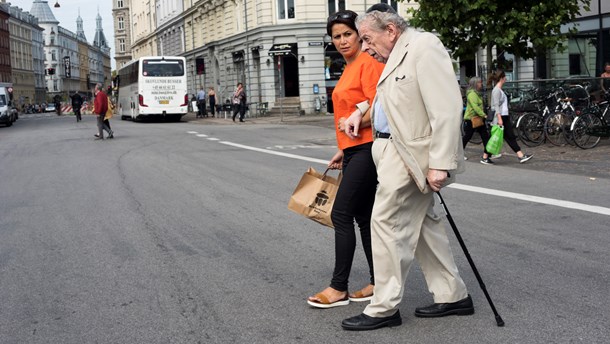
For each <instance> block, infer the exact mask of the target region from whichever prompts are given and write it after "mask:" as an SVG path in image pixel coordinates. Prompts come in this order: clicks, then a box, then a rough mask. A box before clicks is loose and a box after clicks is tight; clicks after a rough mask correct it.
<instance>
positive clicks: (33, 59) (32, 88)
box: [8, 6, 45, 107]
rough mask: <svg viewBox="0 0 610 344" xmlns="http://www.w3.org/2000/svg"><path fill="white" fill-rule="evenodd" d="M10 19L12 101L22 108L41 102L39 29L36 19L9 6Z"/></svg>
mask: <svg viewBox="0 0 610 344" xmlns="http://www.w3.org/2000/svg"><path fill="white" fill-rule="evenodd" d="M9 14H10V18H9V20H8V23H9V34H10V51H11V52H10V61H11V73H12V74H11V76H12V77H11V82H12V83H13V99H14V101H15V103H16V104H17V105H18V106H20V107H23V105H25V104H34V103H40V102H42V101H44V96H45V94H44V89H43V88H42V87H43V86H42V85H41V81H42V80H43V78H44V69H43V66H42V64H41V61H42V60H41V59H42V57H43V56H44V52H43V48H42V45H41V38H42V30H43V29H42V27H40V26H39V25H38V19H37V18H36V17H34V16H33V15H31V14H29V13H28V12H24V11H23V10H22V9H21V8H18V7H15V6H11V7H9Z"/></svg>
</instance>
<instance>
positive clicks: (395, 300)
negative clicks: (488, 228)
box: [342, 5, 474, 330]
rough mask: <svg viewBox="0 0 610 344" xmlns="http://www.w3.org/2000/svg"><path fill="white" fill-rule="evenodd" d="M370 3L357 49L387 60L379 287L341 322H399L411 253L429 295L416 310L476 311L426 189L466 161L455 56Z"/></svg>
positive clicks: (381, 112)
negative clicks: (430, 300) (431, 300)
mask: <svg viewBox="0 0 610 344" xmlns="http://www.w3.org/2000/svg"><path fill="white" fill-rule="evenodd" d="M375 6H376V7H375V10H372V11H370V12H368V13H366V14H365V15H363V16H359V17H358V19H356V23H357V26H358V31H359V33H360V37H361V38H362V40H363V43H362V50H363V51H365V52H367V53H369V54H370V55H371V56H373V57H374V58H375V59H376V60H377V61H380V62H383V63H385V64H386V65H385V69H384V70H383V73H382V75H381V77H380V79H379V83H378V84H377V96H376V97H375V100H374V101H373V103H372V113H371V118H372V123H373V130H374V137H375V140H374V142H373V148H372V154H373V160H374V162H375V165H376V167H377V175H378V177H377V179H378V182H379V184H378V187H377V191H376V194H375V203H374V205H373V213H372V219H371V242H372V251H373V266H374V271H375V288H374V294H373V297H372V299H371V303H370V304H369V305H368V306H367V307H366V308H365V309H364V312H363V313H362V314H360V315H357V316H354V317H351V318H348V319H345V320H343V322H342V327H343V328H344V329H346V330H374V329H378V328H381V327H385V326H398V325H400V324H402V318H401V316H400V311H399V310H398V305H399V303H400V301H401V300H402V296H403V293H404V284H405V280H406V277H407V273H408V272H409V268H410V267H411V264H412V262H413V260H414V259H415V258H416V259H417V260H418V262H419V265H420V266H421V269H422V270H423V273H424V277H425V279H426V283H427V285H428V290H429V291H430V292H431V293H432V295H433V297H434V303H433V304H432V305H429V306H426V307H420V308H416V309H415V315H416V316H418V317H442V316H447V315H453V314H459V315H469V314H473V313H474V306H473V304H472V299H471V298H470V296H469V295H468V292H467V290H466V286H465V284H464V281H463V280H462V278H461V277H460V274H459V272H458V269H457V266H456V265H455V261H454V259H453V254H452V252H451V247H450V246H449V239H448V237H447V234H446V233H445V228H444V226H443V225H442V224H441V223H440V222H439V216H438V215H437V214H436V213H435V212H434V209H433V206H434V197H433V195H434V194H433V192H431V191H438V190H440V189H441V188H442V187H443V186H445V185H446V184H447V183H448V182H449V176H450V174H451V175H452V176H453V175H454V174H455V173H458V172H461V170H462V169H463V165H464V154H463V149H462V145H461V144H460V143H461V142H460V141H461V130H460V125H461V122H462V119H461V112H462V97H461V93H460V90H459V87H458V85H457V84H456V83H455V82H450V81H451V80H452V79H453V78H454V77H455V74H454V71H453V65H452V63H451V58H450V57H449V54H448V53H447V50H446V49H445V47H444V46H443V44H442V43H441V42H440V40H439V39H438V38H437V37H436V36H435V35H433V34H431V33H429V32H418V31H416V30H414V29H411V28H408V27H407V23H406V21H405V20H404V18H402V17H401V16H400V15H398V14H397V13H396V12H395V11H394V10H393V9H391V7H390V8H387V7H385V6H379V5H375ZM388 7H389V6H388ZM379 8H381V9H382V10H384V11H385V12H384V11H380V10H378V9H379ZM439 95H442V97H443V99H442V101H439ZM361 118H362V116H361V115H360V114H359V113H358V112H356V113H354V114H352V115H351V116H350V117H349V118H348V120H347V121H346V133H348V134H350V135H351V136H356V135H358V134H359V127H360V123H361Z"/></svg>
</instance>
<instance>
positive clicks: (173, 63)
mask: <svg viewBox="0 0 610 344" xmlns="http://www.w3.org/2000/svg"><path fill="white" fill-rule="evenodd" d="M142 75H144V76H183V75H184V64H183V62H182V61H180V60H145V61H143V63H142Z"/></svg>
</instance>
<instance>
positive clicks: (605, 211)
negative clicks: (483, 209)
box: [447, 183, 610, 215]
mask: <svg viewBox="0 0 610 344" xmlns="http://www.w3.org/2000/svg"><path fill="white" fill-rule="evenodd" d="M447 187H449V188H453V189H458V190H464V191H470V192H476V193H482V194H486V195H492V196H499V197H505V198H512V199H518V200H522V201H528V202H533V203H542V204H548V205H554V206H557V207H562V208H568V209H576V210H582V211H588V212H591V213H596V214H602V215H610V208H604V207H599V206H596V205H589V204H584V203H577V202H570V201H564V200H560V199H554V198H546V197H538V196H531V195H526V194H519V193H515V192H508V191H501V190H494V189H487V188H482V187H478V186H471V185H464V184H459V183H454V184H450V185H448V186H447Z"/></svg>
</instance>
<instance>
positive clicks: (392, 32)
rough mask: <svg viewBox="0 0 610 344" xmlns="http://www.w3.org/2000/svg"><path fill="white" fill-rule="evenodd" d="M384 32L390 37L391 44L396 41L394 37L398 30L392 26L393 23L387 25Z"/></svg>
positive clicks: (396, 35)
mask: <svg viewBox="0 0 610 344" xmlns="http://www.w3.org/2000/svg"><path fill="white" fill-rule="evenodd" d="M386 31H387V32H388V34H389V35H390V38H391V39H392V42H394V41H395V40H396V37H398V28H397V27H396V25H394V23H389V24H388V25H387V26H386Z"/></svg>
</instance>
